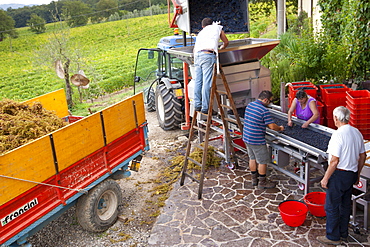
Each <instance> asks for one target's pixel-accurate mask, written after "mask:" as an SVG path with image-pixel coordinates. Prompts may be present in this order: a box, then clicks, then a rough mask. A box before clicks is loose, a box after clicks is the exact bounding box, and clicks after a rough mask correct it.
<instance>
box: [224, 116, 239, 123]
mask: <svg viewBox="0 0 370 247" xmlns="http://www.w3.org/2000/svg"><path fill="white" fill-rule="evenodd" d="M225 120H226V121H228V122H232V123H235V124H238V121H236V119H234V118H228V117H225Z"/></svg>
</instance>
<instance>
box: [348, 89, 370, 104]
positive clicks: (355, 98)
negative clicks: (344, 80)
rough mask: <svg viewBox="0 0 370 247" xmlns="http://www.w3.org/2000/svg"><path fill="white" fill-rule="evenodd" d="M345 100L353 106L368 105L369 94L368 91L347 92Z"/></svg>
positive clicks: (369, 101) (369, 102)
mask: <svg viewBox="0 0 370 247" xmlns="http://www.w3.org/2000/svg"><path fill="white" fill-rule="evenodd" d="M346 93H347V96H346V99H347V101H349V102H350V103H351V104H353V105H358V104H370V92H369V91H368V90H356V91H347V92H346Z"/></svg>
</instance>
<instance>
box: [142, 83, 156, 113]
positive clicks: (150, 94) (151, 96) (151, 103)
mask: <svg viewBox="0 0 370 247" xmlns="http://www.w3.org/2000/svg"><path fill="white" fill-rule="evenodd" d="M144 103H145V106H146V110H147V111H148V112H153V111H155V110H156V108H155V93H154V89H153V88H152V87H151V88H150V91H149V88H145V89H144Z"/></svg>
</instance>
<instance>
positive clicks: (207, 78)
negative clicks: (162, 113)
mask: <svg viewBox="0 0 370 247" xmlns="http://www.w3.org/2000/svg"><path fill="white" fill-rule="evenodd" d="M202 28H203V29H202V30H201V31H200V32H199V34H198V36H197V41H196V42H195V45H194V65H195V76H194V77H195V88H194V107H195V111H202V113H204V114H207V113H208V107H209V98H210V91H211V86H212V72H213V65H214V64H215V63H216V61H217V60H218V41H219V40H220V39H221V40H222V41H223V45H221V47H220V49H225V48H226V47H227V46H228V44H229V40H228V39H227V37H226V35H225V33H224V31H222V26H221V25H218V23H215V22H213V21H212V20H211V19H210V18H204V19H203V20H202ZM211 107H212V106H211Z"/></svg>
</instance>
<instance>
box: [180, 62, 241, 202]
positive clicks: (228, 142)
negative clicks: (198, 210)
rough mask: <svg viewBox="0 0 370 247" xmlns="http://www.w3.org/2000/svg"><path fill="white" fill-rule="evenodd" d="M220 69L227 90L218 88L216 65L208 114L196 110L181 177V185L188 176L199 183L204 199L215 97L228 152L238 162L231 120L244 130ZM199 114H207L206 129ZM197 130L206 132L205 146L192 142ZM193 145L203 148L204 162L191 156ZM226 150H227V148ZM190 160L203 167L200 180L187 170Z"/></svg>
mask: <svg viewBox="0 0 370 247" xmlns="http://www.w3.org/2000/svg"><path fill="white" fill-rule="evenodd" d="M219 71H220V75H221V79H222V81H223V85H224V87H225V91H219V90H218V89H217V84H216V79H217V67H216V65H215V66H214V68H213V76H212V87H211V93H210V101H209V109H208V114H204V113H201V112H198V111H195V112H194V115H193V120H192V122H191V126H190V130H189V141H188V143H187V147H186V152H185V160H184V165H183V168H182V171H181V179H180V185H181V186H183V185H184V183H185V178H186V176H188V177H189V178H190V179H191V180H193V181H195V182H198V183H199V188H198V199H202V194H203V183H204V175H205V168H206V165H207V154H208V145H209V135H210V130H211V125H212V110H213V103H214V98H216V101H217V106H218V109H219V110H220V115H221V119H222V123H223V129H224V138H225V141H226V146H227V147H228V148H227V149H229V150H228V151H227V152H229V151H231V153H232V156H233V158H234V162H237V160H236V156H235V152H234V149H233V148H232V138H231V135H230V132H229V128H228V126H229V122H232V123H234V124H237V126H238V127H239V129H240V132H241V131H242V127H241V126H242V124H241V121H240V119H239V114H238V112H237V111H236V107H235V103H234V100H233V99H232V95H231V91H230V88H229V86H228V84H227V81H226V77H225V74H224V72H223V70H222V68H221V66H220V70H219ZM220 94H221V95H226V96H227V97H228V99H229V103H230V106H228V105H226V104H222V102H221V96H220ZM224 108H227V109H230V110H232V111H233V114H234V116H235V119H232V118H229V117H226V116H225V112H224ZM198 114H203V115H206V116H207V121H206V125H205V129H204V128H202V127H201V125H198ZM195 130H198V132H200V133H199V134H204V142H203V146H202V145H199V144H196V143H193V142H192V140H193V138H194V131H195ZM192 145H194V146H196V147H198V148H200V149H201V150H203V154H202V163H199V162H197V161H196V160H194V159H192V158H191V157H189V156H190V151H191V147H192ZM230 149H231V150H230ZM225 152H226V150H225ZM225 157H226V159H229V158H228V157H229V156H228V154H226V153H225ZM189 161H191V162H193V163H195V164H197V165H198V166H200V167H201V172H200V179H199V180H198V179H196V178H195V177H193V176H192V175H190V174H189V173H188V172H187V168H188V164H189Z"/></svg>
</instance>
